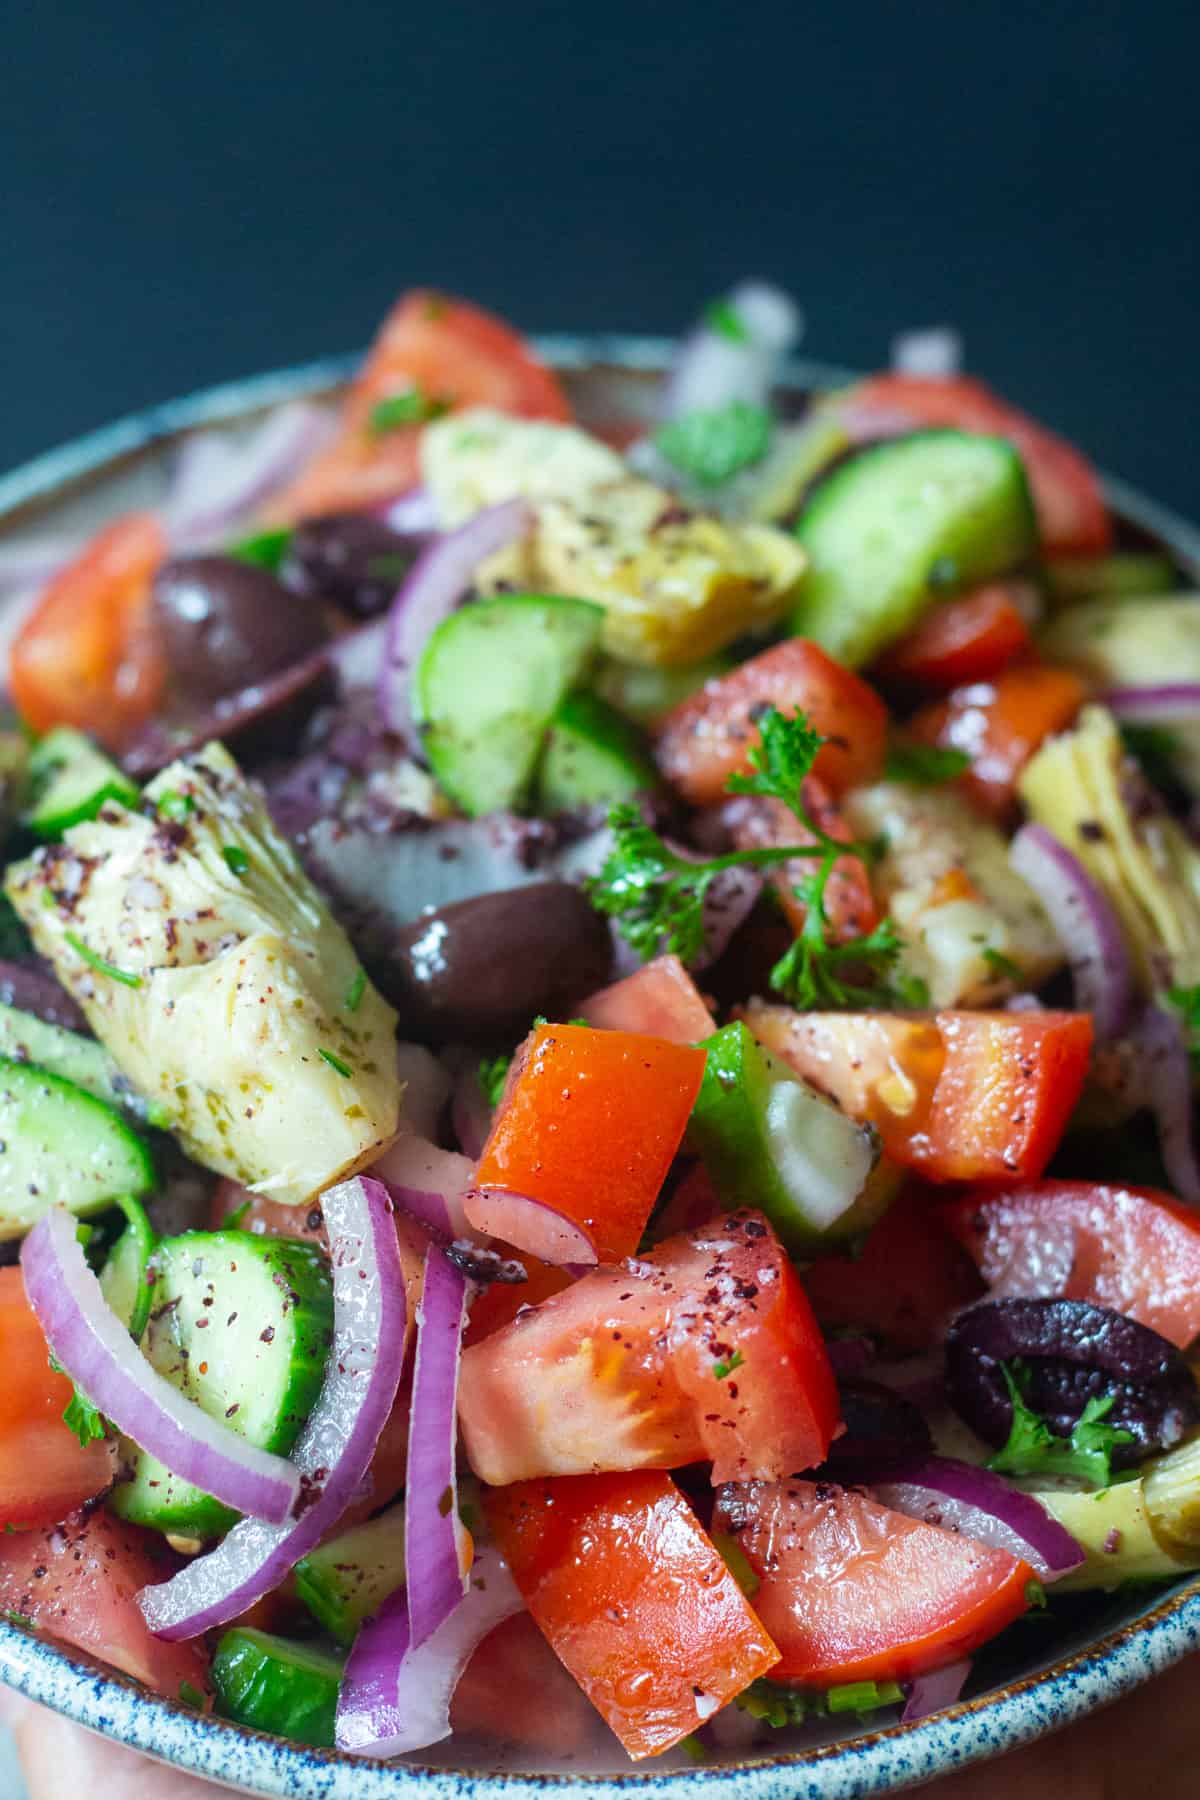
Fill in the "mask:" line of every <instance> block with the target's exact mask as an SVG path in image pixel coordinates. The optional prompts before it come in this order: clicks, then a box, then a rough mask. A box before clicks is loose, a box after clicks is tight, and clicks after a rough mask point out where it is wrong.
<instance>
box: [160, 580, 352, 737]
mask: <svg viewBox="0 0 1200 1800" xmlns="http://www.w3.org/2000/svg"><path fill="white" fill-rule="evenodd" d="M154 609H155V614H156V617H157V620H158V624H159V628H160V631H161V633H162V639H163V647H164V649H165V650H166V655H167V662H168V664H169V666H170V671H171V683H172V687H173V689H174V691H175V692H176V693H177V694H178V695H179V696H180V697H181V699H182V700H183V701H184V702H185V703H186V702H188V701H191V702H199V703H200V704H201V705H211V704H212V702H213V701H215V700H219V699H221V698H222V696H223V695H226V694H232V693H236V692H238V691H239V690H241V689H244V688H248V687H252V686H254V685H255V684H256V683H258V682H262V681H266V680H267V678H268V677H269V676H271V675H278V674H279V673H280V671H281V670H283V669H287V668H290V667H291V665H292V664H293V663H301V662H304V661H305V659H306V658H307V657H310V656H311V655H312V654H313V652H314V651H316V650H319V649H321V647H322V646H323V645H324V644H325V643H326V642H327V641H328V638H329V628H328V626H327V624H326V622H325V617H324V614H323V612H322V610H321V607H320V606H319V605H318V604H317V603H316V602H315V601H313V600H311V599H309V598H308V597H307V596H306V595H300V594H293V593H289V592H288V590H287V588H285V587H284V586H283V585H282V583H281V582H279V581H277V580H276V578H275V576H274V575H272V574H271V572H270V570H269V569H263V568H260V567H259V566H258V565H257V564H256V563H249V562H239V561H238V559H237V558H236V557H233V556H176V557H173V558H172V559H171V561H170V562H167V563H164V564H163V566H162V568H161V569H160V570H159V572H158V574H157V576H156V577H155V580H154Z"/></svg>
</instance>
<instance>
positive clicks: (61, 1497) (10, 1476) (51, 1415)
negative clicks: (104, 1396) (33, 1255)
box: [0, 1268, 116, 1527]
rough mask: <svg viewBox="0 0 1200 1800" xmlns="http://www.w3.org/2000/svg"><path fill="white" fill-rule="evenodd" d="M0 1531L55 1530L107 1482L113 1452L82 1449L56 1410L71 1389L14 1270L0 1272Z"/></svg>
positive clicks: (98, 1445) (101, 1445)
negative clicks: (47, 1527) (32, 1527)
mask: <svg viewBox="0 0 1200 1800" xmlns="http://www.w3.org/2000/svg"><path fill="white" fill-rule="evenodd" d="M0 1357H2V1359H3V1360H2V1363H0V1368H2V1371H3V1378H2V1379H0V1527H7V1526H13V1527H20V1526H27V1525H56V1524H57V1523H58V1521H59V1520H60V1519H65V1518H66V1517H67V1514H68V1513H72V1512H74V1511H75V1510H76V1508H77V1507H80V1506H82V1505H83V1503H84V1501H85V1500H90V1499H92V1497H93V1495H95V1494H98V1493H100V1492H102V1490H103V1489H104V1488H106V1487H107V1486H108V1485H109V1483H110V1482H111V1481H112V1478H113V1472H114V1471H113V1457H114V1454H115V1449H116V1446H115V1445H114V1444H113V1443H111V1442H109V1441H108V1440H97V1441H96V1442H94V1443H91V1444H88V1445H86V1446H85V1445H82V1444H81V1443H80V1442H79V1439H78V1438H77V1437H76V1435H75V1433H74V1432H73V1431H72V1430H71V1428H70V1426H69V1425H65V1424H64V1423H63V1416H62V1415H63V1408H64V1407H65V1406H67V1405H68V1404H69V1403H70V1400H71V1397H72V1395H73V1394H74V1392H75V1389H74V1386H73V1385H72V1383H71V1382H70V1381H69V1380H68V1379H67V1377H66V1376H65V1375H60V1374H58V1373H57V1371H56V1370H54V1369H52V1368H51V1367H50V1352H49V1350H48V1349H47V1348H46V1339H45V1337H44V1336H43V1334H42V1328H41V1326H40V1325H39V1324H38V1322H37V1319H36V1318H35V1316H34V1312H33V1308H32V1307H31V1306H30V1304H29V1302H28V1300H27V1299H26V1298H25V1287H24V1284H23V1282H22V1280H21V1271H20V1269H16V1268H14V1269H0Z"/></svg>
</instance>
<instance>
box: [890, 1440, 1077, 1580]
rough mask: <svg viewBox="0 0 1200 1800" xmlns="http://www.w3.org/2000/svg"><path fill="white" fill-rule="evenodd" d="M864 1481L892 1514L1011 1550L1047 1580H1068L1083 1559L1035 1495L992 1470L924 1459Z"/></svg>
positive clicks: (892, 1467)
mask: <svg viewBox="0 0 1200 1800" xmlns="http://www.w3.org/2000/svg"><path fill="white" fill-rule="evenodd" d="M861 1479H862V1480H863V1482H864V1484H865V1485H866V1486H868V1487H869V1488H870V1489H871V1491H872V1493H873V1494H874V1495H875V1496H876V1498H877V1499H878V1500H879V1501H880V1502H881V1503H882V1504H883V1505H884V1506H890V1507H891V1508H892V1510H893V1511H894V1512H901V1513H905V1514H907V1516H908V1517H909V1518H913V1519H923V1520H924V1521H925V1523H926V1524H929V1525H944V1526H946V1527H948V1528H949V1529H951V1530H956V1531H961V1532H962V1533H963V1535H964V1536H965V1537H972V1538H975V1539H977V1540H978V1542H979V1543H981V1544H989V1545H990V1546H991V1547H992V1548H993V1549H995V1550H1007V1551H1008V1552H1009V1553H1010V1555H1013V1556H1019V1557H1022V1558H1023V1559H1024V1560H1025V1561H1026V1562H1027V1563H1029V1564H1030V1566H1031V1567H1032V1568H1033V1569H1035V1570H1036V1571H1037V1573H1038V1575H1039V1577H1040V1578H1041V1579H1042V1580H1043V1581H1046V1582H1051V1581H1057V1580H1058V1579H1059V1578H1060V1576H1063V1575H1069V1574H1070V1572H1071V1570H1072V1569H1077V1568H1078V1567H1079V1565H1080V1564H1081V1563H1082V1562H1083V1560H1084V1556H1083V1551H1082V1550H1081V1549H1080V1548H1079V1545H1078V1544H1077V1543H1076V1542H1075V1539H1074V1538H1073V1537H1072V1536H1071V1534H1070V1532H1069V1531H1067V1530H1066V1528H1065V1527H1064V1526H1062V1525H1060V1524H1059V1522H1058V1520H1057V1519H1052V1518H1051V1517H1050V1514H1049V1513H1048V1512H1047V1511H1046V1509H1045V1507H1044V1506H1042V1505H1041V1504H1040V1502H1039V1501H1037V1500H1035V1499H1034V1497H1033V1495H1032V1494H1026V1493H1023V1492H1022V1491H1021V1490H1020V1489H1019V1488H1015V1487H1012V1486H1011V1485H1010V1484H1009V1483H1008V1482H1007V1481H1005V1480H1004V1478H1003V1476H1001V1475H996V1474H994V1473H993V1472H992V1471H991V1470H990V1469H981V1468H978V1467H976V1466H975V1464H973V1463H964V1462H957V1461H955V1460H954V1459H953V1458H951V1457H947V1456H923V1457H913V1458H908V1459H905V1460H903V1461H896V1462H892V1463H891V1464H889V1465H887V1466H886V1467H884V1468H882V1469H880V1470H879V1472H878V1474H877V1476H876V1477H874V1478H873V1477H872V1476H871V1475H870V1473H867V1474H865V1475H863V1476H862V1477H861Z"/></svg>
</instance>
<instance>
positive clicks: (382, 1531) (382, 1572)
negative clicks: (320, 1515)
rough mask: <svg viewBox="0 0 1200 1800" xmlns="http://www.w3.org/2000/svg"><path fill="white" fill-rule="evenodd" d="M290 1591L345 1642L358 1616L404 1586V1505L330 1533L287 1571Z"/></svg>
mask: <svg viewBox="0 0 1200 1800" xmlns="http://www.w3.org/2000/svg"><path fill="white" fill-rule="evenodd" d="M293 1573H294V1576H295V1581H296V1593H297V1594H298V1595H299V1597H300V1599H301V1600H302V1601H303V1602H304V1604H305V1606H307V1608H308V1610H309V1612H310V1613H311V1614H312V1616H313V1618H314V1619H316V1620H317V1622H318V1624H321V1625H323V1626H324V1627H325V1629H326V1631H327V1632H328V1633H329V1635H330V1636H331V1637H332V1638H334V1639H336V1641H337V1642H338V1643H339V1644H347V1645H348V1644H351V1643H353V1641H354V1634H355V1632H356V1631H357V1630H358V1628H359V1626H360V1625H361V1624H362V1622H363V1620H364V1619H369V1618H370V1616H371V1614H372V1613H373V1612H377V1611H378V1610H379V1608H380V1607H381V1606H382V1605H383V1602H384V1601H385V1600H386V1599H387V1597H388V1595H389V1594H392V1593H394V1592H395V1590H396V1589H397V1588H398V1587H403V1586H404V1506H403V1503H401V1504H400V1505H398V1506H389V1508H388V1509H387V1511H386V1512H382V1513H380V1514H379V1516H378V1518H375V1519H368V1521H367V1523H366V1524H365V1525H356V1526H355V1527H354V1529H353V1530H352V1531H343V1532H342V1533H341V1534H340V1535H339V1536H338V1537H335V1538H330V1539H329V1541H328V1542H327V1543H324V1544H321V1545H320V1546H319V1547H318V1548H317V1549H316V1550H313V1551H312V1552H311V1553H310V1554H309V1555H308V1556H304V1557H301V1559H300V1561H299V1562H298V1563H297V1564H296V1567H295V1569H294V1571H293Z"/></svg>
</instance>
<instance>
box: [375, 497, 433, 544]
mask: <svg viewBox="0 0 1200 1800" xmlns="http://www.w3.org/2000/svg"><path fill="white" fill-rule="evenodd" d="M376 516H377V517H378V518H380V519H382V520H383V522H384V524H385V525H390V526H391V528H392V530H393V531H399V532H401V533H405V534H409V533H414V532H422V531H429V532H434V531H437V529H438V516H437V508H436V507H435V506H434V504H433V496H432V494H431V493H430V492H429V489H428V488H423V487H415V488H409V490H408V492H407V494H401V495H400V496H399V498H398V499H396V500H386V501H385V502H384V504H383V505H382V506H381V507H379V508H378V509H377V515H376Z"/></svg>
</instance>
